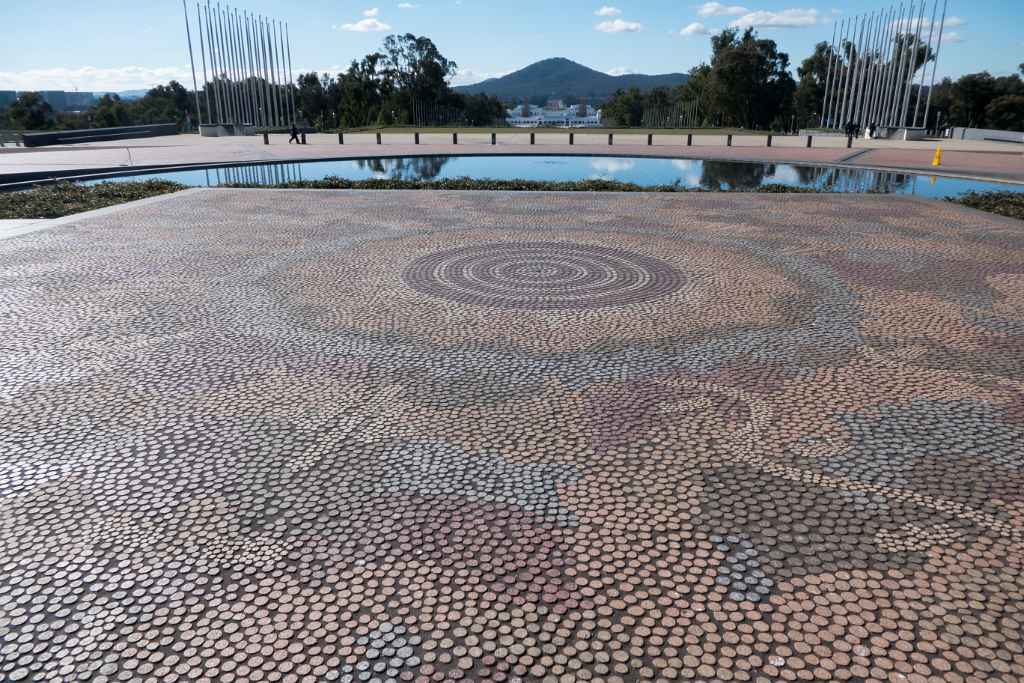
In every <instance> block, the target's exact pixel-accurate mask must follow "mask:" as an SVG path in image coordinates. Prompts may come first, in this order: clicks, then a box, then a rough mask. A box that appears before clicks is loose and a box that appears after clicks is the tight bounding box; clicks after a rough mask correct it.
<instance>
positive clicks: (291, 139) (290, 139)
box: [288, 123, 302, 145]
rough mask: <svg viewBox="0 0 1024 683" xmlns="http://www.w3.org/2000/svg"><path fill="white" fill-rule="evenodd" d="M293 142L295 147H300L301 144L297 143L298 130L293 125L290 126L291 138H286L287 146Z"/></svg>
mask: <svg viewBox="0 0 1024 683" xmlns="http://www.w3.org/2000/svg"><path fill="white" fill-rule="evenodd" d="M293 142H294V143H295V144H296V145H301V144H302V143H301V142H299V128H298V126H296V125H295V124H294V123H293V124H292V136H291V137H290V138H288V144H289V145H290V144H292V143H293Z"/></svg>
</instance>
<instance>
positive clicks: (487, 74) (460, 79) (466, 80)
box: [451, 68, 511, 85]
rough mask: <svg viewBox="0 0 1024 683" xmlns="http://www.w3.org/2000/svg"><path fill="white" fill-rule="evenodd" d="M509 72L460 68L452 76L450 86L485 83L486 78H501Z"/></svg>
mask: <svg viewBox="0 0 1024 683" xmlns="http://www.w3.org/2000/svg"><path fill="white" fill-rule="evenodd" d="M509 73H511V72H509V71H477V70H475V69H469V68H460V69H459V70H458V71H456V72H455V75H454V76H452V80H451V84H452V85H472V84H474V83H479V82H480V81H486V80H487V79H488V78H501V77H502V76H506V75H508V74H509Z"/></svg>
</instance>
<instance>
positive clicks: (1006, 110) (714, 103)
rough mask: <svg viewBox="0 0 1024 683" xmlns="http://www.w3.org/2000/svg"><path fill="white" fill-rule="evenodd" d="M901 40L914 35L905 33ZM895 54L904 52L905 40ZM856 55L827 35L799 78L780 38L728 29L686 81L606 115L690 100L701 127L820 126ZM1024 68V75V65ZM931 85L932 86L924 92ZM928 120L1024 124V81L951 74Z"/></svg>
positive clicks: (622, 122) (631, 118) (610, 121)
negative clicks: (831, 91) (837, 80)
mask: <svg viewBox="0 0 1024 683" xmlns="http://www.w3.org/2000/svg"><path fill="white" fill-rule="evenodd" d="M896 40H897V41H911V40H913V38H912V36H898V37H897V38H896ZM894 53H899V45H897V48H896V50H894ZM856 57H857V55H856V48H855V46H854V45H853V44H852V43H846V44H845V45H840V46H838V47H837V48H835V49H833V47H832V46H831V45H830V44H829V43H827V42H822V43H818V44H817V45H816V46H815V49H814V52H813V53H812V54H811V56H809V57H808V58H807V59H805V60H803V62H802V63H801V65H800V66H799V67H798V68H797V71H796V75H797V79H799V80H795V79H794V78H793V77H792V75H791V74H790V68H789V67H790V62H789V55H787V54H786V53H785V52H781V51H780V50H779V49H778V45H777V44H776V43H775V41H773V40H765V39H760V38H758V36H757V34H756V32H754V31H753V30H752V29H747V30H745V31H743V32H740V31H738V30H734V29H730V30H725V31H722V32H721V33H720V34H718V35H716V36H713V37H712V38H711V60H710V61H709V62H708V63H703V64H700V65H698V66H696V67H694V68H693V69H691V70H690V72H689V75H690V78H689V80H688V81H687V82H686V83H685V84H684V85H681V86H679V87H677V88H672V89H668V88H655V89H654V90H651V91H648V92H641V91H639V90H637V89H635V88H634V89H631V90H620V91H618V92H617V93H616V94H615V95H614V96H613V97H612V98H611V99H610V100H609V101H607V102H605V103H604V106H603V107H602V121H603V122H604V123H605V124H606V125H614V126H623V127H637V126H641V125H643V121H644V119H645V113H649V112H651V111H652V110H654V111H672V110H674V111H675V112H676V113H677V117H676V119H677V120H689V119H688V117H686V116H685V112H687V111H689V110H688V109H687V107H688V106H689V105H693V104H694V103H696V105H697V109H698V111H699V117H698V122H697V124H696V125H697V126H703V127H735V128H746V129H753V130H775V131H792V130H796V129H799V128H816V127H817V126H818V125H819V124H820V123H821V120H822V105H823V103H824V99H825V91H826V85H827V83H828V78H829V69H830V67H829V65H830V64H831V65H832V69H835V68H836V65H837V64H847V65H848V64H850V63H852V61H853V60H854V59H856ZM934 59H935V55H934V53H933V52H932V51H931V49H930V48H929V47H928V46H927V45H922V46H921V47H920V48H919V49H918V55H917V59H916V63H917V69H918V71H920V70H921V69H924V67H925V65H926V64H929V63H931V62H932V61H933V60H934ZM1020 72H1021V74H1022V75H1024V64H1021V65H1020ZM904 87H905V86H904ZM918 90H919V87H918V86H917V85H913V86H912V87H911V90H910V97H909V98H907V100H908V101H909V105H908V110H909V111H913V109H914V105H915V103H916V101H917V95H918ZM927 91H928V88H927V87H925V88H924V91H923V92H922V96H923V97H927V94H928V92H927ZM904 92H905V91H904ZM897 101H901V100H899V99H897ZM907 119H909V113H908V117H907ZM918 121H919V123H921V122H923V119H921V118H919V119H918ZM924 125H925V126H926V127H928V128H930V129H933V130H938V129H941V128H946V127H952V126H964V127H974V128H998V129H1003V130H1018V131H1024V80H1022V79H1021V76H1020V75H1018V74H1014V75H1011V76H1001V77H994V76H992V75H991V74H989V73H988V72H981V73H976V74H968V75H966V76H962V77H960V78H959V79H957V80H955V81H954V80H952V79H949V78H946V79H944V80H943V81H942V82H941V83H938V84H936V85H935V87H934V90H933V92H932V97H931V107H930V110H929V116H928V121H927V122H924Z"/></svg>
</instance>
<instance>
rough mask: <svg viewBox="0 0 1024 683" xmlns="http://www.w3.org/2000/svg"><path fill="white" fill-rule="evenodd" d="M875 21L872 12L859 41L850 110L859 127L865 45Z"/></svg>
mask: <svg viewBox="0 0 1024 683" xmlns="http://www.w3.org/2000/svg"><path fill="white" fill-rule="evenodd" d="M874 21H875V13H874V12H872V13H871V14H870V15H869V16H868V19H867V21H866V22H865V24H864V27H863V30H862V31H861V35H860V39H859V40H858V41H857V68H856V70H855V71H854V79H853V106H852V107H851V108H850V113H851V115H852V116H853V122H854V123H855V124H857V125H858V126H859V125H860V103H861V99H862V97H863V93H862V92H861V81H862V80H863V77H864V44H865V42H866V41H867V36H868V35H870V33H871V25H872V24H873V23H874Z"/></svg>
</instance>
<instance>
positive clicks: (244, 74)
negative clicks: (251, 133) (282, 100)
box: [232, 9, 256, 126]
mask: <svg viewBox="0 0 1024 683" xmlns="http://www.w3.org/2000/svg"><path fill="white" fill-rule="evenodd" d="M232 14H233V17H232V24H233V26H234V27H235V41H236V42H237V44H238V72H239V75H240V76H241V78H242V95H243V97H244V98H245V117H246V118H247V119H248V121H247V123H248V124H249V125H250V126H255V125H256V117H255V116H254V115H253V108H252V80H251V79H250V78H249V60H248V58H247V55H248V53H247V52H246V49H245V33H244V32H243V31H242V21H241V19H239V17H238V10H237V9H235V10H233V12H232Z"/></svg>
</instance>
